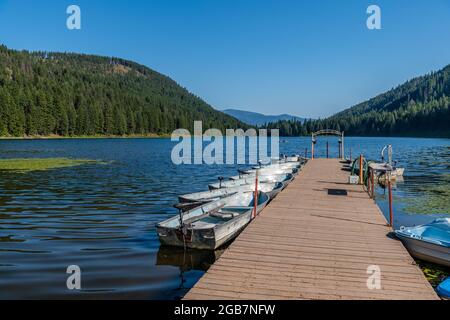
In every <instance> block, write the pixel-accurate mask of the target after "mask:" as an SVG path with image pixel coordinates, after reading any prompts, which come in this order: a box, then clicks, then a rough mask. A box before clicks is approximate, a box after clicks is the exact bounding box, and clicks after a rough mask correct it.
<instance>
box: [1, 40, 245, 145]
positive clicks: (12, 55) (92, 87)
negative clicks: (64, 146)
mask: <svg viewBox="0 0 450 320" xmlns="http://www.w3.org/2000/svg"><path fill="white" fill-rule="evenodd" d="M194 120H202V121H203V127H204V128H210V127H214V128H218V129H225V128H236V127H240V128H245V127H246V125H244V124H242V123H241V122H239V121H238V120H236V119H235V118H233V117H230V116H228V115H225V114H223V113H221V112H219V111H216V110H215V109H213V108H212V107H211V106H210V105H208V104H207V103H205V102H204V101H203V100H201V99H200V98H198V97H196V96H194V95H193V94H191V93H189V92H188V91H187V90H186V89H184V88H182V87H180V86H179V85H178V84H177V83H176V82H175V81H173V80H171V79H170V78H169V77H166V76H164V75H162V74H159V73H157V72H155V71H153V70H151V69H149V68H147V67H145V66H142V65H139V64H137V63H134V62H131V61H126V60H123V59H118V58H108V57H100V56H94V55H81V54H71V53H48V52H34V53H29V52H27V51H21V52H19V51H15V50H9V49H7V48H6V47H5V46H0V136H23V135H51V134H56V135H61V136H71V135H125V134H168V133H171V132H172V131H173V130H174V129H176V128H186V129H189V130H192V126H193V122H194Z"/></svg>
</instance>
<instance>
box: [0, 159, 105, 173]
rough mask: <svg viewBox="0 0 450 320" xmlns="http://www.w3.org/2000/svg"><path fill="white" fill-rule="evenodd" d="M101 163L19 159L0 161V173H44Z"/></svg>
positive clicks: (86, 160)
mask: <svg viewBox="0 0 450 320" xmlns="http://www.w3.org/2000/svg"><path fill="white" fill-rule="evenodd" d="M102 163H103V162H101V161H97V160H88V159H69V158H28V159H24V158H20V159H0V171H17V172H31V171H46V170H52V169H59V168H68V167H75V166H80V165H84V164H102Z"/></svg>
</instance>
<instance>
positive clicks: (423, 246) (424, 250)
mask: <svg viewBox="0 0 450 320" xmlns="http://www.w3.org/2000/svg"><path fill="white" fill-rule="evenodd" d="M396 235H397V237H398V238H400V240H401V241H402V242H403V244H404V245H405V247H406V249H407V250H408V252H409V253H410V254H411V255H412V256H413V257H414V258H417V259H420V260H424V261H428V262H432V263H436V264H439V265H443V266H447V267H450V248H448V247H445V246H441V245H438V244H434V243H429V242H426V241H422V240H418V239H413V238H410V237H405V236H404V235H402V234H401V233H396Z"/></svg>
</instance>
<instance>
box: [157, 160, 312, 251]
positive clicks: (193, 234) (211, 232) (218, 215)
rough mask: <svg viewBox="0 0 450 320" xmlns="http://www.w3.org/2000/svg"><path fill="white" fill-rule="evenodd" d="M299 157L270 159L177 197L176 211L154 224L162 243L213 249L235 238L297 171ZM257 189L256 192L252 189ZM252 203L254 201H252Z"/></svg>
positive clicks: (298, 168)
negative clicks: (199, 190) (206, 189)
mask: <svg viewBox="0 0 450 320" xmlns="http://www.w3.org/2000/svg"><path fill="white" fill-rule="evenodd" d="M305 162H306V159H304V158H302V157H300V156H292V157H284V158H282V159H281V160H280V159H277V160H272V163H271V164H269V165H265V166H263V165H259V166H257V167H253V168H251V169H248V170H241V171H239V174H238V175H236V176H233V177H229V178H228V179H227V180H225V179H223V178H219V182H217V183H213V184H210V185H209V191H203V192H196V193H191V194H185V195H181V196H179V197H178V198H179V203H178V204H177V205H176V206H175V207H176V208H178V209H179V210H180V214H179V215H176V216H174V217H172V218H170V219H167V220H165V221H163V222H160V223H158V224H157V226H156V228H157V232H158V236H159V239H160V241H161V243H162V244H164V245H171V246H180V247H185V248H195V249H208V250H214V249H217V248H219V247H220V246H222V245H224V244H225V243H227V242H228V241H230V240H232V239H233V238H235V237H236V236H237V235H238V234H239V232H240V231H242V229H243V228H245V226H246V225H247V224H249V223H250V221H251V220H252V218H253V217H255V216H256V215H257V214H259V213H260V212H261V210H263V209H264V207H265V206H266V205H267V204H268V203H269V202H270V201H271V200H272V199H274V198H275V197H276V196H277V195H278V194H279V193H280V192H281V191H282V190H283V189H284V188H286V186H287V185H288V184H289V183H290V182H291V181H292V180H293V179H294V178H295V176H296V175H297V174H298V173H299V171H300V170H301V168H302V166H303V165H304V164H305ZM255 190H257V191H255ZM255 202H256V203H255Z"/></svg>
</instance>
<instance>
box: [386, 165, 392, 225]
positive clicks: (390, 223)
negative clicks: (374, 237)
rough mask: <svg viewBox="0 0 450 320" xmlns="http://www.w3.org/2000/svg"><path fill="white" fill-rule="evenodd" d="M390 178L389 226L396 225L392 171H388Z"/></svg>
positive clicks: (388, 177) (387, 174)
mask: <svg viewBox="0 0 450 320" xmlns="http://www.w3.org/2000/svg"><path fill="white" fill-rule="evenodd" d="M386 176H387V179H388V191H389V227H391V228H393V227H394V210H393V208H392V185H391V172H390V171H389V172H386Z"/></svg>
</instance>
